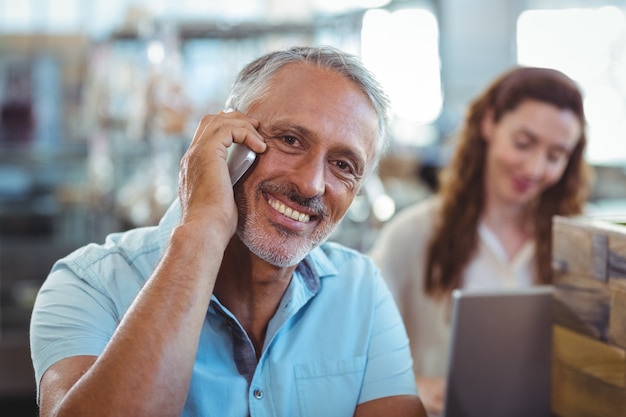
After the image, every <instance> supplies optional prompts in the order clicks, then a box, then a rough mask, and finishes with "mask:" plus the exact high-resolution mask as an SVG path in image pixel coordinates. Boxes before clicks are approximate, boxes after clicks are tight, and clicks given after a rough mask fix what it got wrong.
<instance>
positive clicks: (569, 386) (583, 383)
mask: <svg viewBox="0 0 626 417" xmlns="http://www.w3.org/2000/svg"><path fill="white" fill-rule="evenodd" d="M552 412H553V413H554V414H555V415H556V416H558V417H626V389H622V388H618V387H616V386H614V385H610V384H607V383H606V382H603V381H600V380H598V379H596V378H594V377H592V376H589V375H587V374H584V373H582V372H579V371H577V370H575V369H573V368H571V367H569V366H567V365H566V364H564V363H562V362H560V361H558V360H554V361H552Z"/></svg>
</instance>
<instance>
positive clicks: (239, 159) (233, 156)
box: [227, 143, 256, 185]
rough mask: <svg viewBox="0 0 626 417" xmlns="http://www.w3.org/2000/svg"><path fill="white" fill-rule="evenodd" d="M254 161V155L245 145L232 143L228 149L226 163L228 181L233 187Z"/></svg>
mask: <svg viewBox="0 0 626 417" xmlns="http://www.w3.org/2000/svg"><path fill="white" fill-rule="evenodd" d="M255 159H256V153H254V152H253V151H252V150H251V149H250V148H248V147H247V146H246V145H242V144H239V143H233V144H232V145H231V146H230V148H229V149H228V156H227V163H228V171H229V172H230V181H231V183H232V184H233V185H235V183H236V182H237V181H239V179H240V178H241V177H242V176H243V174H245V172H246V171H247V170H248V168H250V167H251V166H252V164H253V163H254V160H255Z"/></svg>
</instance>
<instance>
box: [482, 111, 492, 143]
mask: <svg viewBox="0 0 626 417" xmlns="http://www.w3.org/2000/svg"><path fill="white" fill-rule="evenodd" d="M494 125H495V122H494V120H493V109H487V111H486V112H485V114H484V115H483V119H482V120H481V121H480V134H481V136H482V138H483V140H484V141H486V142H489V140H490V138H491V134H492V132H493V129H494Z"/></svg>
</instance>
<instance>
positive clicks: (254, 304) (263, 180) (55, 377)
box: [31, 47, 425, 417]
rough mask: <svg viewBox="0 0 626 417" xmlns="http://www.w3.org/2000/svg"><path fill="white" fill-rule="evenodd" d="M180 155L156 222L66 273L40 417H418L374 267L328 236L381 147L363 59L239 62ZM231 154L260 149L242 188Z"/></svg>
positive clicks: (375, 96) (41, 321)
mask: <svg viewBox="0 0 626 417" xmlns="http://www.w3.org/2000/svg"><path fill="white" fill-rule="evenodd" d="M226 104H227V106H226V108H228V109H230V111H228V112H222V113H219V114H216V115H207V116H205V117H204V118H203V119H202V120H201V122H200V124H199V126H198V128H197V130H196V133H195V135H194V138H193V140H192V143H191V145H190V147H189V149H188V151H187V153H186V154H185V155H184V157H183V159H182V161H181V172H180V181H179V183H180V186H179V198H178V199H177V200H176V201H175V202H174V203H173V205H172V207H171V208H170V210H169V211H168V212H167V213H166V214H165V215H164V217H163V219H162V220H161V222H160V223H159V225H158V226H156V227H151V228H143V229H136V230H131V231H128V232H125V233H120V234H114V235H111V236H110V237H109V238H108V239H107V241H106V242H105V243H104V244H103V245H89V246H87V247H84V248H81V249H79V250H77V251H76V252H74V253H73V254H70V255H69V256H68V257H66V258H64V259H62V260H60V261H59V262H57V263H56V265H55V266H54V268H53V270H52V271H51V273H50V275H49V277H48V278H47V280H46V282H45V283H44V285H43V286H42V288H41V290H40V292H39V295H38V297H37V301H36V305H35V308H34V311H33V316H32V320H31V346H32V357H33V364H34V368H35V376H36V380H37V384H38V399H39V404H40V408H41V416H42V417H52V416H56V417H61V416H89V417H95V416H125V415H128V416H150V417H155V416H181V415H182V416H212V415H215V416H220V417H221V416H241V417H244V416H289V417H291V416H352V415H354V416H359V417H367V416H379V415H385V416H392V417H393V416H424V415H425V413H424V410H423V407H422V405H421V402H420V400H419V398H418V397H417V392H416V388H415V382H414V381H415V379H414V375H413V371H412V362H411V357H410V353H409V346H408V339H407V336H406V332H405V329H404V326H403V324H402V320H401V318H400V315H399V313H398V310H397V308H396V305H395V304H394V302H393V298H392V296H391V295H390V293H389V291H388V289H387V287H386V286H385V284H384V282H383V281H382V279H381V278H380V275H379V272H378V270H377V269H376V267H375V266H374V265H373V263H372V262H371V261H370V260H369V258H367V257H365V256H363V255H361V254H359V253H357V252H355V251H352V250H350V249H347V248H344V247H341V246H340V245H337V244H334V243H329V242H325V241H326V239H327V237H328V236H329V235H330V233H331V232H332V231H333V230H334V228H335V226H336V225H337V223H338V222H339V221H340V220H341V219H342V217H343V216H344V214H345V213H346V211H347V210H348V207H349V206H350V204H351V202H352V200H353V198H354V197H355V196H356V194H357V193H358V191H359V189H360V187H361V186H362V184H363V182H364V181H365V179H366V178H367V175H368V174H369V173H371V172H372V170H373V169H374V168H375V166H376V164H377V161H378V158H379V157H380V154H381V152H382V149H383V148H384V140H385V133H386V130H387V129H386V123H387V120H386V113H387V99H386V97H385V95H384V93H383V91H382V90H381V89H380V87H379V86H378V84H377V83H376V81H375V80H374V78H372V76H371V75H370V74H369V73H368V72H367V70H366V69H365V68H364V67H363V66H362V64H361V63H360V61H359V60H358V59H356V58H355V57H353V56H351V55H348V54H345V53H343V52H341V51H338V50H335V49H332V48H327V47H320V48H292V49H290V50H286V51H278V52H274V53H270V54H267V55H265V56H263V57H261V58H259V59H257V60H255V61H254V62H252V63H250V64H249V65H247V66H246V67H245V68H244V69H243V70H242V71H241V73H240V74H239V76H238V78H237V80H236V81H235V83H234V85H233V88H232V91H231V96H230V97H229V99H228V102H227V103H226ZM234 143H238V144H243V145H245V146H248V147H249V148H250V149H252V150H253V151H255V152H257V153H258V154H259V155H258V157H257V161H256V162H255V165H254V166H253V167H252V169H251V170H250V171H248V172H247V173H246V175H245V176H244V177H243V178H242V179H241V180H240V181H239V182H238V183H237V184H236V185H235V187H233V186H232V185H231V182H230V177H229V172H228V166H227V162H226V159H227V152H228V148H229V147H230V146H232V145H233V144H234Z"/></svg>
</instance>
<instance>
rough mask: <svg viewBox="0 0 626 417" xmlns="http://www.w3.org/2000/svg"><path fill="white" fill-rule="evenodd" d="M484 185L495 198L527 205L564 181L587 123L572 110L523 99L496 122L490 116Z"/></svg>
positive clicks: (486, 129) (485, 134)
mask: <svg viewBox="0 0 626 417" xmlns="http://www.w3.org/2000/svg"><path fill="white" fill-rule="evenodd" d="M481 127H482V133H483V137H484V140H485V141H486V142H487V160H486V163H487V166H486V171H485V187H486V188H485V189H486V192H487V197H488V198H489V199H491V200H492V201H493V202H494V203H497V204H500V205H502V204H503V205H509V206H524V205H526V204H528V203H530V202H531V201H533V200H534V199H535V198H536V197H538V196H539V195H540V194H541V193H542V192H543V191H544V190H545V189H546V188H548V187H550V186H551V185H553V184H555V183H556V182H558V181H559V179H560V178H561V176H562V175H563V171H564V170H565V167H566V166H567V163H568V161H569V158H570V155H571V153H572V151H573V150H574V148H575V147H576V145H577V144H578V141H579V140H580V135H581V129H582V126H581V124H580V122H579V120H578V118H577V117H576V115H575V114H574V113H573V112H572V111H571V110H561V109H559V108H558V107H556V106H553V105H552V104H548V103H545V102H541V101H537V100H526V101H523V102H522V103H521V104H520V105H519V106H517V108H516V109H514V110H513V111H510V112H508V113H505V114H504V115H503V116H502V117H501V119H500V120H499V121H498V122H497V123H496V122H494V121H493V118H492V114H491V113H488V114H487V115H486V116H485V119H484V120H483V124H482V126H481Z"/></svg>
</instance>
